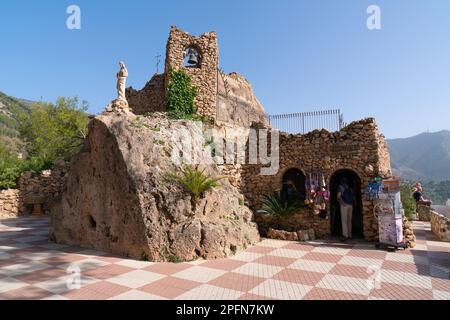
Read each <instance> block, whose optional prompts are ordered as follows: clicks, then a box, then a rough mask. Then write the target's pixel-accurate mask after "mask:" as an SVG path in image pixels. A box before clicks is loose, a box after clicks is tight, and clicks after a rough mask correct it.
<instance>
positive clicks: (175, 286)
mask: <svg viewBox="0 0 450 320" xmlns="http://www.w3.org/2000/svg"><path fill="white" fill-rule="evenodd" d="M200 285H201V283H198V282H194V281H190V280H185V279H179V278H174V277H166V278H163V279H161V280H158V281H156V282H153V283H150V284H148V285H146V286H144V287H141V288H139V290H140V291H144V292H147V293H150V294H154V295H157V296H160V297H164V298H168V299H174V298H176V297H178V296H180V295H182V294H183V293H185V292H187V291H189V290H192V289H194V288H196V287H198V286H200Z"/></svg>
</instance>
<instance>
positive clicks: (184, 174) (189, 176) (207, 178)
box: [168, 166, 224, 203]
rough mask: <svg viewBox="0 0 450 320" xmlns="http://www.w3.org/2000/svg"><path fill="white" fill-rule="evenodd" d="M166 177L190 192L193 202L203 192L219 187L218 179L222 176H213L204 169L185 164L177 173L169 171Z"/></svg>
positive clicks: (202, 194) (201, 195)
mask: <svg viewBox="0 0 450 320" xmlns="http://www.w3.org/2000/svg"><path fill="white" fill-rule="evenodd" d="M168 178H169V179H171V180H174V181H176V182H178V183H179V184H180V185H182V186H183V187H184V188H185V189H186V190H187V191H188V192H189V193H190V194H191V197H192V200H193V202H194V203H195V202H196V201H197V200H198V199H199V198H201V197H203V196H204V194H205V192H207V191H209V190H211V189H213V188H217V187H220V183H219V181H220V180H222V179H223V178H224V177H213V176H211V175H210V174H208V173H205V169H202V170H199V169H196V168H193V167H191V166H185V167H184V168H183V169H181V171H180V172H179V173H178V172H172V173H169V175H168Z"/></svg>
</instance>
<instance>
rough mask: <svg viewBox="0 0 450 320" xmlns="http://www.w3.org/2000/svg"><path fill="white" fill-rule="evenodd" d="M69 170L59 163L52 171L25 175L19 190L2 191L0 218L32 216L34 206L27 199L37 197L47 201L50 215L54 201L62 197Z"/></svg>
mask: <svg viewBox="0 0 450 320" xmlns="http://www.w3.org/2000/svg"><path fill="white" fill-rule="evenodd" d="M67 170H68V164H66V163H65V162H58V163H56V164H55V166H54V167H53V168H52V170H45V171H43V172H41V173H40V174H35V173H33V172H25V173H23V174H22V176H21V177H20V178H19V182H18V185H17V189H9V190H1V191H0V218H12V217H17V216H21V215H27V214H30V213H31V210H32V205H31V204H27V203H26V201H25V199H26V198H27V197H28V196H36V195H38V196H42V197H44V198H45V199H46V200H45V202H44V204H43V207H44V211H45V213H48V212H49V210H50V207H51V205H52V203H53V201H54V200H55V199H57V198H58V197H60V195H61V192H62V189H63V188H64V181H65V177H66V173H67Z"/></svg>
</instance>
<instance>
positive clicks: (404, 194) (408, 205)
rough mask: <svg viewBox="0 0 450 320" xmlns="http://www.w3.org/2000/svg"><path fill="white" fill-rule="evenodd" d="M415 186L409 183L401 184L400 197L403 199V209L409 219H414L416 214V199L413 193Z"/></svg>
mask: <svg viewBox="0 0 450 320" xmlns="http://www.w3.org/2000/svg"><path fill="white" fill-rule="evenodd" d="M413 192H414V187H413V186H412V185H411V184H409V183H402V184H401V186H400V197H401V200H402V205H403V210H405V215H406V217H407V218H408V219H409V220H413V219H414V218H415V216H416V200H414V198H413V196H412V194H413Z"/></svg>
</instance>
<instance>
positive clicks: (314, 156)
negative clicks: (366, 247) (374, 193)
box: [239, 118, 392, 240]
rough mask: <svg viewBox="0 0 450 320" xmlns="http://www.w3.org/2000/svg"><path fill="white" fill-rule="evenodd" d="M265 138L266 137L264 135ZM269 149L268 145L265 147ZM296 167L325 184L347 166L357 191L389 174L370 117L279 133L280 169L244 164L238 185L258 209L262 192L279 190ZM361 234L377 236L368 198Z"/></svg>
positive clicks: (384, 147) (385, 154) (387, 159)
mask: <svg viewBox="0 0 450 320" xmlns="http://www.w3.org/2000/svg"><path fill="white" fill-rule="evenodd" d="M268 141H270V139H269V138H268ZM268 149H269V150H270V148H268ZM291 168H297V169H300V170H302V171H303V173H304V174H305V175H306V176H307V175H308V173H311V172H317V171H320V172H321V173H322V174H324V176H325V177H326V181H327V184H328V185H329V183H330V178H331V177H332V175H333V173H335V172H337V171H339V170H341V169H348V170H351V171H353V172H354V173H356V174H357V175H358V177H359V178H360V180H361V192H362V193H363V191H364V188H365V187H366V186H367V185H368V183H369V182H370V180H371V179H373V178H374V177H376V176H380V177H382V178H390V177H391V175H392V174H391V168H390V157H389V150H388V149H387V145H386V143H385V140H384V136H383V135H381V134H380V133H379V131H378V127H377V125H376V122H375V120H374V119H373V118H368V119H365V120H361V121H357V122H353V123H351V124H349V125H348V126H347V127H345V128H344V129H342V130H341V131H338V132H333V133H330V132H328V131H326V130H315V131H312V132H310V133H308V134H305V135H300V134H299V135H291V134H287V133H281V134H280V170H279V171H278V173H277V174H275V175H268V176H263V175H260V169H261V165H245V166H244V167H243V170H242V172H241V173H240V176H241V177H240V179H241V181H239V184H240V185H241V186H242V189H243V190H242V191H243V193H244V195H245V196H246V201H247V202H248V203H249V204H250V206H251V207H252V208H254V209H260V206H261V202H262V200H263V196H264V195H268V194H271V193H273V191H276V190H281V188H282V181H283V176H284V173H285V172H286V171H287V170H289V169H291ZM362 205H363V210H362V211H363V226H364V237H365V238H366V239H367V240H375V239H376V238H377V237H378V223H377V221H376V219H375V218H374V216H373V203H372V201H363V203H362Z"/></svg>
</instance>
